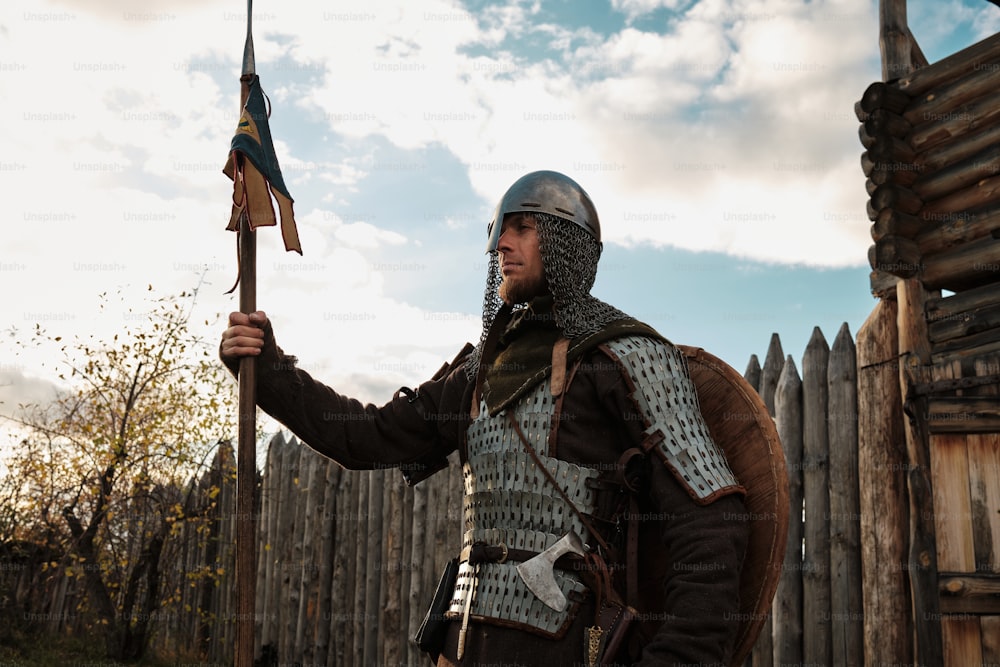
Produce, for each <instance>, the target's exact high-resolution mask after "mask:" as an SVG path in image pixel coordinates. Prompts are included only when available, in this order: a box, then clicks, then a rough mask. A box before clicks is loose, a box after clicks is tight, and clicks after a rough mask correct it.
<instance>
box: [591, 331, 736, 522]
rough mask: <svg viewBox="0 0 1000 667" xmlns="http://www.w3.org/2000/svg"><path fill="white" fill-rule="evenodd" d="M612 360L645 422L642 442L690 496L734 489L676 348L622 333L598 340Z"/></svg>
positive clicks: (708, 497) (704, 498) (705, 496)
mask: <svg viewBox="0 0 1000 667" xmlns="http://www.w3.org/2000/svg"><path fill="white" fill-rule="evenodd" d="M602 349H603V350H604V352H605V353H606V354H608V355H609V356H610V357H611V358H613V359H614V360H615V361H616V362H618V364H619V366H620V367H621V369H622V372H623V373H624V375H625V378H626V380H627V382H628V383H629V389H630V392H631V398H632V400H633V401H634V402H635V405H636V407H637V408H638V410H639V413H640V414H641V415H642V417H643V422H644V424H645V426H646V430H645V433H646V439H645V441H644V442H643V447H644V448H645V449H649V450H652V451H655V452H656V453H657V454H658V455H659V458H661V459H662V460H663V462H664V463H665V464H666V465H667V467H668V468H670V470H671V471H672V472H673V473H674V476H675V477H676V478H677V479H678V480H679V481H680V482H681V484H682V485H684V487H685V488H686V489H687V491H688V493H690V494H691V496H692V497H693V498H694V499H695V500H697V501H699V502H701V503H707V502H710V501H711V500H714V499H715V498H717V497H719V496H721V495H726V494H728V493H732V492H734V491H738V490H740V488H741V487H740V486H739V483H738V482H737V481H736V477H735V475H733V472H732V470H730V468H729V464H728V463H726V458H725V456H724V455H723V453H722V451H721V450H720V449H719V447H718V446H717V445H716V443H715V442H714V441H713V440H712V437H711V436H710V435H709V431H708V427H707V426H706V424H705V420H704V418H703V417H702V414H701V408H700V407H699V405H698V395H697V393H696V391H695V387H694V384H693V383H692V382H691V377H690V375H689V373H688V368H687V362H686V360H685V358H684V355H683V354H682V353H681V351H680V350H679V349H678V348H677V347H675V346H674V345H671V344H669V343H665V342H663V341H659V340H654V339H651V338H645V337H639V336H628V337H624V338H617V339H615V340H612V341H609V342H607V343H605V344H604V345H603V346H602Z"/></svg>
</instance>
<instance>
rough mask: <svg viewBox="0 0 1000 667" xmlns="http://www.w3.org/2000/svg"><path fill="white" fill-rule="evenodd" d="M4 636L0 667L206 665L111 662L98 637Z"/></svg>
mask: <svg viewBox="0 0 1000 667" xmlns="http://www.w3.org/2000/svg"><path fill="white" fill-rule="evenodd" d="M17 634H18V635H20V636H16V637H9V636H8V637H5V640H6V641H4V642H3V643H2V644H0V667H125V665H129V666H132V667H182V666H185V665H192V666H193V665H199V664H200V665H207V664H208V663H204V662H202V663H199V662H198V661H197V660H164V659H161V658H152V657H151V658H144V659H143V660H139V661H137V662H130V663H125V662H121V661H115V660H111V659H109V658H108V657H106V656H105V654H104V651H103V643H104V642H103V640H102V639H101V638H100V637H88V638H84V637H62V636H56V637H48V636H44V635H21V633H17Z"/></svg>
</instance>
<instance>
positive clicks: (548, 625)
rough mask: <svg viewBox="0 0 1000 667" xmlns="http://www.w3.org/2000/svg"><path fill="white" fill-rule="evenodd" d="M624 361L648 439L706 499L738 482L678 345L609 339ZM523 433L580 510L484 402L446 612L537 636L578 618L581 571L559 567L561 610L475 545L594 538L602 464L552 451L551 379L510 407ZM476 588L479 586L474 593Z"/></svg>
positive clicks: (467, 472) (474, 432) (531, 545)
mask: <svg viewBox="0 0 1000 667" xmlns="http://www.w3.org/2000/svg"><path fill="white" fill-rule="evenodd" d="M602 349H603V351H604V352H605V354H608V356H610V357H611V358H613V359H615V361H616V362H617V363H618V364H619V366H620V368H621V370H622V373H623V374H624V376H625V378H626V380H627V381H628V383H629V386H630V388H631V390H632V391H631V396H632V399H633V401H634V402H635V405H636V407H637V409H638V410H639V412H640V413H641V414H642V416H643V420H644V423H645V425H646V427H647V428H646V431H645V436H646V444H648V445H649V446H650V447H655V448H657V449H658V451H657V455H658V457H659V458H660V459H661V460H663V461H664V463H666V465H667V466H668V467H669V468H670V469H671V470H672V471H673V472H674V474H675V475H676V476H677V478H678V480H679V481H680V482H681V483H682V484H683V485H684V486H685V487H686V488H687V489H688V492H689V493H691V495H692V496H693V497H695V498H697V499H698V500H700V501H703V502H704V501H707V500H708V499H710V498H711V497H712V496H714V495H716V494H719V493H724V492H726V490H728V489H731V488H732V487H733V486H736V485H737V482H736V479H735V477H734V475H733V473H732V471H731V470H730V469H729V466H728V465H727V464H726V460H725V458H724V456H723V455H722V453H721V452H720V451H719V449H718V447H717V446H716V444H715V443H714V442H713V440H712V438H711V436H710V435H709V434H708V429H707V428H706V426H705V423H704V421H703V419H702V416H701V412H700V409H699V406H698V397H697V395H696V393H695V391H694V386H693V385H692V384H691V382H690V381H689V380H688V378H687V370H686V363H685V359H684V356H683V355H682V354H681V352H680V351H679V350H678V349H677V348H675V347H674V346H672V345H670V344H668V343H664V342H662V341H658V340H653V339H650V338H646V337H639V336H629V337H623V338H619V339H616V340H613V341H609V342H608V343H606V344H605V345H604V346H602ZM508 409H511V410H513V411H514V412H513V416H514V418H515V420H516V421H517V423H518V424H519V426H520V428H521V430H522V432H523V434H524V437H525V439H526V440H527V441H528V442H529V443H530V445H531V447H532V448H533V449H534V450H535V453H536V455H537V456H538V458H539V460H540V461H541V462H542V463H543V464H544V465H545V467H546V468H547V469H548V470H549V471H550V472H551V473H552V475H553V476H554V477H555V479H556V481H557V482H558V483H559V485H560V487H561V488H562V489H563V491H564V492H565V493H566V496H567V497H569V498H570V499H571V500H572V502H573V504H574V505H575V507H576V510H574V509H573V508H571V507H569V506H568V504H567V503H566V502H565V501H564V500H563V498H562V496H561V494H559V493H557V492H556V491H555V490H554V489H552V488H551V483H550V482H549V481H548V480H547V479H546V478H545V475H544V474H543V473H542V472H541V471H540V470H538V466H537V465H536V464H535V462H534V460H533V458H532V456H531V455H530V454H529V453H528V452H527V450H526V449H525V447H524V445H523V443H522V441H521V438H520V436H519V434H518V433H517V432H516V431H515V429H514V427H513V425H512V423H511V420H510V418H509V417H508V416H507V414H506V413H505V411H501V412H499V413H497V414H496V415H493V416H491V415H490V414H489V411H488V410H486V409H485V405H483V406H481V409H480V410H479V414H478V416H477V417H476V418H475V419H474V420H473V422H472V424H471V425H470V426H469V429H468V432H467V452H468V454H467V458H466V462H465V464H464V469H463V473H464V480H465V500H464V508H463V512H464V520H465V528H466V530H465V532H464V535H463V555H464V557H463V559H462V562H461V563H460V566H459V573H458V578H457V581H456V585H455V590H454V593H453V595H452V600H451V604H450V606H449V609H448V618H452V619H456V620H457V619H460V618H462V617H463V615H464V613H465V610H466V606H467V605H468V606H469V615H470V617H471V618H473V619H475V620H478V621H480V622H493V623H498V624H501V625H508V626H509V625H514V626H516V627H521V628H523V629H525V630H529V631H532V632H535V633H536V634H542V635H547V636H551V637H559V636H561V635H562V633H564V632H565V631H566V629H567V628H568V626H569V624H570V623H571V622H572V620H573V612H574V611H575V605H574V604H572V601H573V600H574V599H577V600H578V599H580V596H581V595H582V594H585V593H586V587H585V585H584V584H583V582H582V581H581V579H580V578H579V576H578V575H576V574H575V573H573V572H571V571H568V570H557V571H556V572H555V575H556V579H557V582H558V583H559V585H560V588H561V589H562V592H563V594H564V595H565V596H566V597H567V598H568V599H569V600H570V601H571V604H570V606H569V608H567V609H566V610H564V611H557V610H555V609H552V608H550V607H548V606H546V605H545V604H544V603H543V602H542V601H541V600H539V599H538V598H537V597H536V596H535V595H534V594H533V593H532V592H531V591H530V590H528V588H527V585H526V584H525V583H524V581H523V580H522V579H521V577H520V575H519V574H518V572H517V569H516V565H517V562H512V561H511V560H506V561H504V562H484V563H479V564H478V565H470V563H469V562H468V559H467V554H468V553H469V550H470V548H471V547H472V545H473V544H487V545H492V546H503V547H506V548H509V549H511V550H514V549H517V550H522V551H526V552H534V553H537V552H541V551H544V550H545V549H546V548H548V547H550V546H552V545H553V544H554V543H555V542H556V541H558V540H559V538H560V537H562V536H563V535H564V534H566V533H567V532H568V531H571V530H572V531H575V532H576V534H577V535H579V536H580V537H581V538H582V539H583V541H584V542H587V541H588V540H589V536H588V534H587V530H586V527H585V526H584V525H583V524H582V522H581V520H580V519H579V517H578V515H577V514H578V512H579V513H583V514H585V515H593V514H594V512H595V509H596V505H597V497H596V493H595V491H594V490H593V488H591V484H590V482H591V480H596V478H597V477H599V475H600V473H599V472H598V471H597V470H593V469H589V468H585V467H582V466H578V465H575V464H572V463H568V462H566V461H561V460H559V459H556V458H551V457H547V456H546V455H545V452H546V451H547V441H548V438H549V435H550V429H551V426H552V419H553V414H554V410H555V402H554V398H553V397H552V395H551V390H550V383H549V381H548V380H546V381H544V382H541V383H539V384H538V385H537V386H536V387H535V388H534V389H533V390H531V391H530V392H529V393H527V394H525V395H524V396H522V397H521V398H520V399H519V400H518V401H517V402H516V403H515V404H514V405H513V406H512V407H511V408H508ZM470 587H473V590H472V591H471V595H470Z"/></svg>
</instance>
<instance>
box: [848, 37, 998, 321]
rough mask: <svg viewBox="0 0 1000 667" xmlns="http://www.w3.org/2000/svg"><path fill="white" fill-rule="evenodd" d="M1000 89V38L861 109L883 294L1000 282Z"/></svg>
mask: <svg viewBox="0 0 1000 667" xmlns="http://www.w3.org/2000/svg"><path fill="white" fill-rule="evenodd" d="M998 84H1000V34H998V35H994V36H992V37H989V38H987V39H985V40H983V41H981V42H979V43H977V44H974V45H973V46H970V47H969V48H967V49H964V50H962V51H960V52H958V53H955V54H953V55H952V56H949V57H947V58H944V59H943V60H941V61H939V62H937V63H934V64H931V65H927V66H925V67H920V68H917V69H914V70H912V71H910V72H907V73H905V74H903V75H902V76H899V75H898V74H897V76H895V77H892V78H889V79H888V80H887V81H882V82H877V83H873V84H872V85H871V86H869V87H868V89H867V90H866V91H865V92H864V94H863V95H862V97H861V99H860V100H859V101H858V103H857V104H856V106H855V110H856V113H857V116H858V119H859V120H860V121H861V126H860V129H859V134H860V139H861V143H862V145H863V146H864V148H865V152H864V154H863V155H862V157H861V165H862V169H863V171H864V174H865V176H866V177H867V179H868V180H867V183H866V187H867V191H868V193H869V195H870V199H869V204H868V214H869V217H870V219H871V220H872V223H873V224H872V227H871V233H872V239H873V241H874V244H873V245H872V246H871V249H870V251H869V262H870V264H871V266H872V270H873V273H872V277H871V281H872V290H873V291H874V292H875V293H876V294H878V295H879V296H886V295H888V294H889V293H890V292H891V290H892V289H893V288H894V287H895V279H896V278H910V277H917V278H919V279H920V280H921V282H922V283H923V284H924V285H925V286H926V287H927V288H928V289H931V290H935V289H947V290H950V291H954V292H958V291H962V290H966V289H969V288H973V287H977V286H981V285H987V284H992V283H996V282H998V280H1000V244H997V243H995V239H996V238H997V237H998V236H1000V143H998V141H997V140H998V139H1000V92H998V91H1000V85H998ZM998 338H1000V337H998Z"/></svg>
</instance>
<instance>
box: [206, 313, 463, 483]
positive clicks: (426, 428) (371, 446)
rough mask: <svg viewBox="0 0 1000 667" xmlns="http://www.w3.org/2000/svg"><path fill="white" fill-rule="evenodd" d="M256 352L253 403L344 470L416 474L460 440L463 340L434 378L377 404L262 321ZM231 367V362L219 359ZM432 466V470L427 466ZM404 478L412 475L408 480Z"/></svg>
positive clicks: (436, 462)
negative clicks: (313, 369) (302, 361)
mask: <svg viewBox="0 0 1000 667" xmlns="http://www.w3.org/2000/svg"><path fill="white" fill-rule="evenodd" d="M264 334H265V337H264V348H263V350H262V352H261V354H260V356H259V357H258V359H257V404H258V405H259V406H260V408H261V409H262V410H264V411H265V412H266V413H268V414H269V415H271V416H272V417H274V418H275V419H276V420H278V421H279V422H281V423H282V424H283V425H284V426H286V427H287V428H288V429H289V430H291V431H292V433H294V434H295V435H296V436H297V437H298V438H299V439H301V440H302V441H303V442H304V443H305V444H307V445H308V446H309V447H311V448H312V449H314V450H316V451H317V452H319V453H320V454H322V455H324V456H326V457H329V458H331V459H333V460H334V461H336V462H337V463H339V464H340V465H342V466H343V467H345V468H348V469H351V470H371V469H374V468H378V467H386V466H391V467H398V468H401V469H403V471H404V474H408V476H413V477H416V478H417V479H416V481H419V479H422V478H423V477H424V476H426V474H424V472H425V470H427V469H429V468H435V469H436V468H437V467H438V465H439V463H440V462H442V461H443V460H444V459H445V458H446V457H447V455H448V454H449V453H450V452H452V451H454V450H455V449H456V448H457V447H458V446H459V445H460V444H461V442H462V434H463V433H464V431H465V428H466V426H467V424H468V418H469V415H468V410H467V409H465V410H463V406H467V405H468V404H469V403H468V400H469V398H470V397H471V386H470V383H469V382H468V380H467V379H466V377H465V371H464V361H465V356H466V355H467V354H468V350H469V346H466V348H465V349H464V350H463V352H462V353H460V354H459V356H458V357H456V359H455V360H454V361H453V362H452V363H451V364H448V365H446V366H445V367H444V368H442V369H441V371H439V372H438V374H437V375H436V376H435V377H434V379H432V380H429V381H428V382H425V383H423V384H421V385H420V386H419V387H417V389H416V390H411V389H405V388H404V389H401V390H400V391H397V392H396V395H395V396H394V397H393V398H392V400H390V401H389V402H387V403H385V404H384V405H382V406H376V405H374V404H367V405H366V404H363V403H361V402H360V401H358V400H356V399H354V398H351V397H349V396H344V395H343V394H340V393H338V392H337V391H335V390H334V389H332V388H330V387H328V386H327V385H325V384H323V383H322V382H319V381H317V380H316V379H314V378H313V377H312V376H311V375H309V373H307V372H306V371H304V370H302V369H300V368H298V367H297V365H296V359H295V357H293V356H290V355H287V354H285V353H284V352H283V351H282V350H281V348H279V347H278V346H277V344H276V343H275V339H274V334H273V331H272V329H271V326H270V323H268V325H267V327H266V329H265V332H264ZM226 365H227V366H228V367H229V369H230V370H231V371H232V372H233V373H234V374H235V373H236V372H237V371H238V362H237V363H232V362H227V364H226ZM431 472H433V470H431ZM410 481H412V480H410Z"/></svg>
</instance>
